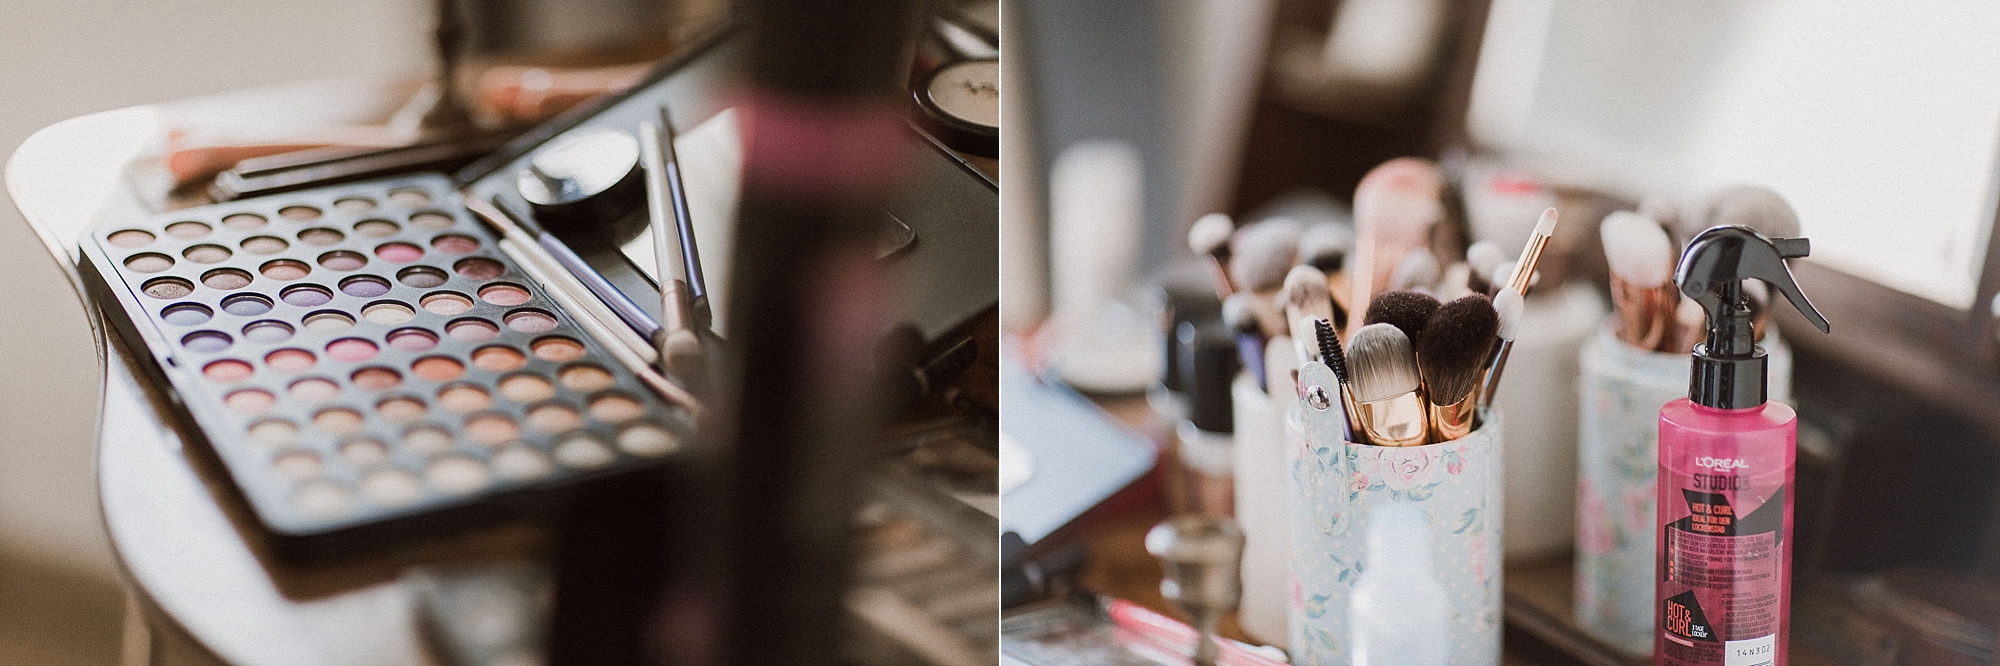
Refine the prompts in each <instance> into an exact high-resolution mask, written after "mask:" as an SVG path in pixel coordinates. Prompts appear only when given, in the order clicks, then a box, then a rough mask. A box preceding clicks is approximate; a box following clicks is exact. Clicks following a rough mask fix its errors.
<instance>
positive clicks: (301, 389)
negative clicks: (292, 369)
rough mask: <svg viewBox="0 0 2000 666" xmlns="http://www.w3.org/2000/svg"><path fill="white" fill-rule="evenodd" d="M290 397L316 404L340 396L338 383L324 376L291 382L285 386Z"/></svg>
mask: <svg viewBox="0 0 2000 666" xmlns="http://www.w3.org/2000/svg"><path fill="white" fill-rule="evenodd" d="M286 389H287V390H289V391H290V392H291V394H292V398H293V399H295V400H298V401H300V402H303V403H306V404H308V405H317V404H320V403H322V402H326V401H328V400H332V399H334V398H336V397H339V396H340V385H339V384H335V383H333V380H331V379H326V378H324V377H309V378H306V379H301V380H298V381H295V382H292V384H291V386H289V387H286Z"/></svg>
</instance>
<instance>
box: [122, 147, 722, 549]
mask: <svg viewBox="0 0 2000 666" xmlns="http://www.w3.org/2000/svg"><path fill="white" fill-rule="evenodd" d="M82 250H83V255H84V257H85V261H84V262H83V264H84V271H83V272H84V274H85V276H86V279H87V283H89V284H90V286H91V287H92V289H93V290H94V291H96V292H97V293H96V294H94V295H95V296H96V297H97V298H98V299H99V302H100V303H102V304H103V305H104V309H105V310H106V312H107V315H108V319H109V320H110V321H112V322H113V324H114V325H115V326H116V327H117V328H118V329H119V330H120V331H121V333H123V334H124V335H125V339H126V340H127V341H128V342H129V343H131V344H132V346H133V347H135V352H136V351H137V349H136V347H139V346H141V345H142V344H143V346H144V347H145V349H146V350H147V351H149V352H150V354H149V355H150V357H151V358H152V359H153V361H154V364H153V367H151V368H148V369H147V370H148V371H149V372H148V374H149V375H151V376H153V378H154V379H156V380H158V381H161V382H163V383H164V385H165V386H167V387H170V388H171V392H172V394H173V395H174V396H176V399H175V400H171V401H170V402H172V403H173V406H174V408H175V409H176V410H178V411H179V412H181V413H180V414H179V415H178V416H180V417H182V418H184V419H185V420H186V421H187V422H188V423H189V424H191V425H192V426H193V427H192V428H191V429H190V430H191V433H190V434H192V435H194V437H193V439H196V440H200V441H204V442H206V444H207V446H208V447H209V448H210V449H211V450H212V451H213V452H214V454H215V457H216V458H217V459H219V460H220V462H221V464H222V467H223V469H224V470H225V471H226V472H227V474H228V476H229V477H230V479H231V480H232V481H233V482H234V485H235V487H236V488H237V489H238V490H239V491H240V492H241V494H242V496H243V497H244V499H245V500H247V503H248V504H249V506H250V508H251V509H252V511H253V512H254V514H255V516H256V518H257V520H258V521H260V522H261V524H262V526H263V527H264V528H265V530H266V531H267V532H268V533H269V534H270V535H271V536H272V537H273V539H272V541H273V544H274V545H275V546H276V550H277V551H278V552H279V553H280V554H281V555H287V556H292V557H294V558H303V559H311V558H313V557H315V556H321V555H334V554H342V553H348V552H357V551H364V550H368V549H372V548H378V547H381V546H384V545H386V544H385V542H389V541H400V540H406V539H413V538H421V537H425V536H433V535H436V534H439V533H441V532H449V531H453V530H454V528H469V527H474V526H479V525H483V524H486V523H490V522H492V521H494V520H504V519H506V518H507V517H508V516H512V515H519V514H521V513H522V512H524V511H530V510H532V509H533V508H534V507H535V506H537V505H538V504H545V502H542V501H541V500H545V499H547V498H546V497H545V496H544V495H545V494H546V493H548V492H550V491H558V490H560V489H562V488H565V487H570V486H571V485H572V484H574V483H577V482H579V481H584V480H588V479H591V478H598V477H602V476H605V475H608V474H615V473H618V472H620V471H629V470H632V469H635V468H639V467H645V466H650V465H656V464H659V463H660V461H662V460H665V459H669V458H671V457H672V456H671V454H672V453H674V452H675V451H676V450H678V449H679V448H680V446H681V442H682V441H683V439H684V438H685V437H687V436H688V434H689V432H690V428H691V423H690V420H689V416H688V414H687V412H686V410H684V409H681V408H680V407H678V406H675V405H671V404H669V403H667V402H665V401H663V400H661V399H660V398H659V396H658V395H656V394H654V393H653V392H651V391H650V390H648V389H647V388H646V387H645V385H644V384H642V383H641V382H640V381H639V380H638V379H637V378H636V377H634V376H633V374H632V373H631V372H630V371H628V370H627V369H626V368H624V367H623V366H621V365H619V364H618V363H617V362H616V361H615V360H613V357H612V356H611V355H610V354H609V353H608V352H607V351H606V350H605V349H604V348H603V346H602V344H601V343H599V342H598V341H596V340H594V339H593V338H591V337H590V336H589V335H587V334H586V333H585V332H584V329H583V328H581V327H580V326H578V324H577V322H576V321H574V320H573V318H572V316H571V315H570V314H568V313H566V312H564V311H563V310H562V309H561V308H560V307H558V306H557V305H556V302H555V301H554V300H552V299H551V298H550V297H549V295H548V294H547V293H545V292H544V291H543V288H542V287H541V286H539V285H537V284H536V283H535V282H533V281H532V280H530V279H529V278H528V276H527V275H526V274H525V273H524V272H523V271H521V270H520V268H519V267H518V266H517V265H516V264H515V262H514V261H513V260H512V259H510V258H509V257H508V256H507V255H506V254H504V253H502V251H501V249H500V247H499V237H498V235H497V234H496V233H494V232H493V231H492V230H491V229H489V228H488V227H486V226H484V225H483V224H481V223H480V222H478V221H477V220H475V219H474V218H473V217H471V216H470V214H469V213H467V212H466V211H465V209H464V207H463V206H462V205H460V200H459V195H458V194H457V192H455V191H454V190H453V189H452V185H451V181H450V180H448V179H447V178H445V177H444V176H442V175H418V176H405V177H398V178H393V179H385V180H379V181H373V182H367V183H354V184H346V185H340V186H333V187H326V188H322V189H317V190H307V191H301V192H292V193H286V194H280V195H272V196H269V197H263V198H259V199H246V200H241V201H235V202H230V203H227V204H218V205H214V206H207V207H202V208H192V209H186V210H179V211H174V212H172V213H168V214H164V215H162V216H158V217H155V218H153V219H152V220H148V221H145V222H136V223H116V224H107V225H104V226H100V227H98V228H97V229H95V230H93V233H92V234H91V235H90V237H89V238H88V240H86V241H85V242H84V243H83V247H82ZM142 365H143V364H142Z"/></svg>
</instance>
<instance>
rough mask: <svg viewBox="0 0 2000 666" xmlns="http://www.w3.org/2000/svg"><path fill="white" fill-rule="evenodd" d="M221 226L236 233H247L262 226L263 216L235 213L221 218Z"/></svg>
mask: <svg viewBox="0 0 2000 666" xmlns="http://www.w3.org/2000/svg"><path fill="white" fill-rule="evenodd" d="M222 226H225V227H229V228H231V229H236V230H238V231H249V230H251V229H257V228H261V227H263V226H264V216H262V215H258V214H256V213H236V214H234V215H230V216H228V217H224V218H222Z"/></svg>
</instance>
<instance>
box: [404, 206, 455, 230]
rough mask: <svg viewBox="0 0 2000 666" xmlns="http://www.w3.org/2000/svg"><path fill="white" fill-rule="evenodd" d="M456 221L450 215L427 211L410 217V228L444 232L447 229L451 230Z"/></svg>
mask: <svg viewBox="0 0 2000 666" xmlns="http://www.w3.org/2000/svg"><path fill="white" fill-rule="evenodd" d="M456 221H457V220H454V219H452V217H451V216H450V215H446V214H444V213H439V212H434V211H425V212H422V213H417V214H415V215H411V216H410V226H413V227H416V228H418V229H422V230H424V231H443V230H445V229H450V228H451V225H452V223H453V222H456Z"/></svg>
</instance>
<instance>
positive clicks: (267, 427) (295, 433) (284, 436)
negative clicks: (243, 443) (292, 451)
mask: <svg viewBox="0 0 2000 666" xmlns="http://www.w3.org/2000/svg"><path fill="white" fill-rule="evenodd" d="M250 440H251V441H253V442H256V443H258V444H263V445H265V446H268V447H271V448H283V447H287V446H291V445H293V444H297V443H298V442H299V427H298V426H296V425H292V422H291V421H284V420H279V419H271V420H268V421H258V422H256V423H253V424H251V425H250Z"/></svg>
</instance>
